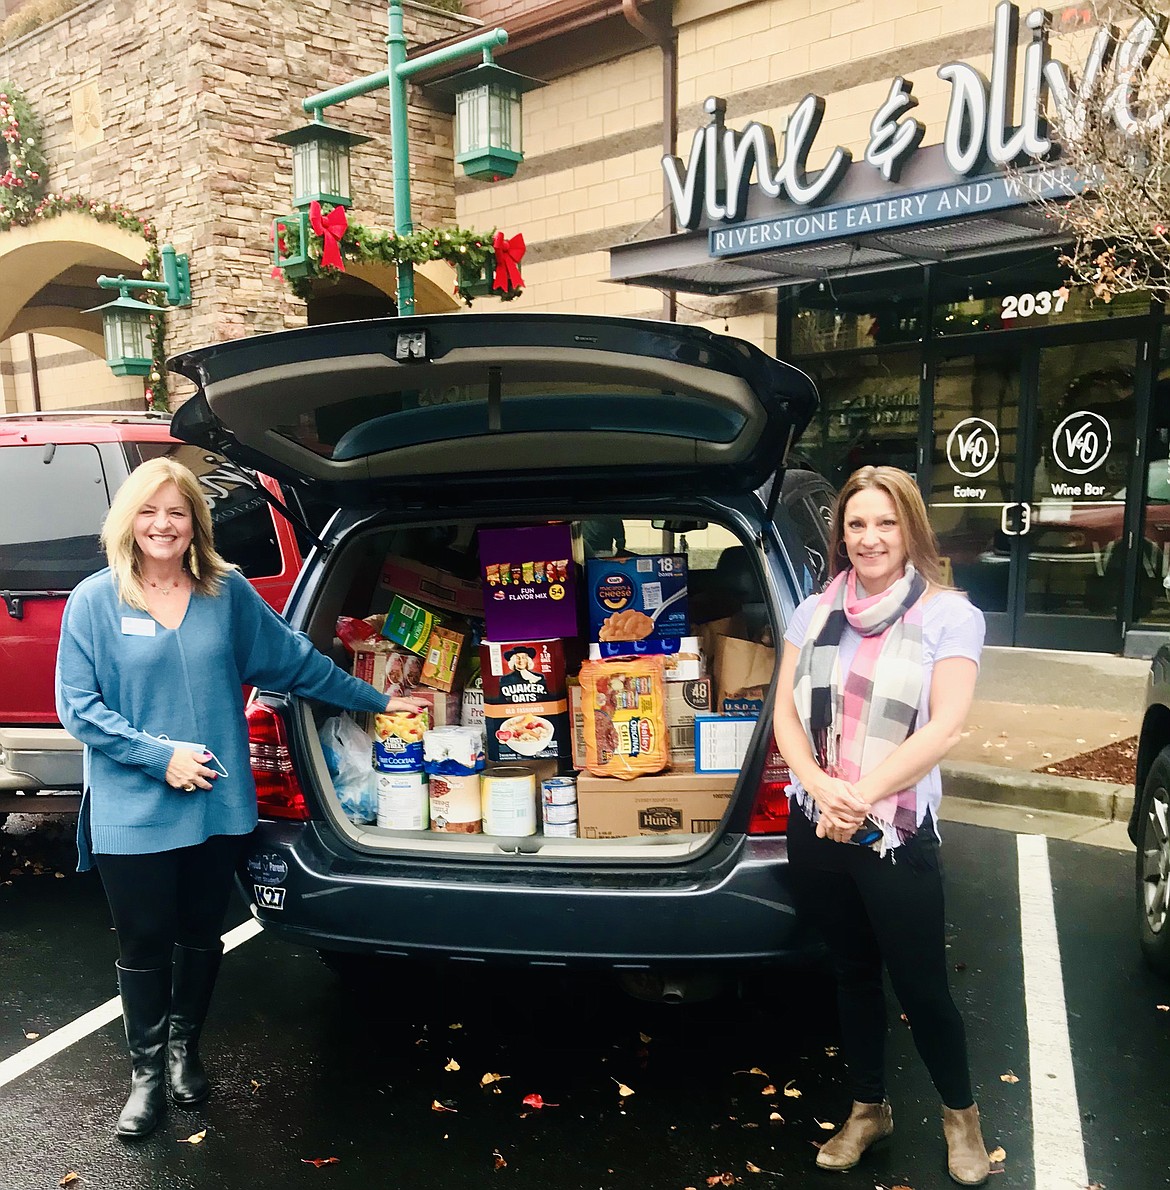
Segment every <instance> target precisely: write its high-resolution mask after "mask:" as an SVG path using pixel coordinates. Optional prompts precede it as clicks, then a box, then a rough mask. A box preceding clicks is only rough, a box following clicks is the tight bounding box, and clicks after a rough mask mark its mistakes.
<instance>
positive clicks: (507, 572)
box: [479, 524, 582, 640]
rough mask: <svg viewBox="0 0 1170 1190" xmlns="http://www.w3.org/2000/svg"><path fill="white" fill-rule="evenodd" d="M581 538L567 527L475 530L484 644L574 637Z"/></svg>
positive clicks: (544, 526)
mask: <svg viewBox="0 0 1170 1190" xmlns="http://www.w3.org/2000/svg"><path fill="white" fill-rule="evenodd" d="M581 556H582V555H581V539H580V536H579V534H577V533H575V532H574V530H573V527H572V526H571V525H567V524H563V525H532V526H528V527H524V528H515V529H480V531H479V561H480V569H481V571H482V575H483V618H484V623H485V625H486V627H487V635H488V638H489V639H490V640H548V639H552V638H554V637H563V636H569V637H573V636H576V635H577V582H578V579H577V564H578V562H579V561H580V558H581Z"/></svg>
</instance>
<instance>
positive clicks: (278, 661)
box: [57, 458, 417, 1140]
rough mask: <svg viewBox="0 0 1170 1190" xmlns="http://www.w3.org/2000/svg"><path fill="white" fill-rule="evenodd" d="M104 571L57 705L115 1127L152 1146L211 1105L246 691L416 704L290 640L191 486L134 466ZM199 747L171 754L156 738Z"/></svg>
mask: <svg viewBox="0 0 1170 1190" xmlns="http://www.w3.org/2000/svg"><path fill="white" fill-rule="evenodd" d="M102 544H103V546H104V547H105V551H106V557H107V559H108V561H109V567H108V569H106V570H102V571H99V572H98V573H97V574H95V575H92V576H91V577H89V578H87V579H86V580H85V581H84V582H82V583H80V584H79V585H78V586H77V588H76V589H75V590H74V592H73V594H72V595H71V596H70V597H69V601H68V603H67V604H66V605H65V614H64V619H63V621H62V625H61V644H60V648H59V651H58V655H57V712H58V714H59V715H60V718H61V722H62V723H63V724H64V726H65V727H66V729H67V730H68V731H69V732H70V734H71V735H73V736H75V737H76V738H77V739H79V740H80V741H81V742H82V744H84V745H85V790H84V797H83V800H82V809H81V814H80V816H79V819H78V826H77V843H78V852H79V856H80V862H79V864H78V870H79V871H85V870H87V869H88V868H90V867H91V866H93V865H94V864H96V866H97V868H98V871H99V872H100V874H101V878H102V884H103V885H104V887H105V890H106V896H107V899H108V900H109V903H110V911H111V913H112V915H113V919H114V928H115V930H116V931H117V935H118V950H119V957H118V961H117V975H118V990H119V992H120V993H121V997H122V1013H123V1018H124V1021H125V1025H126V1040H127V1042H128V1044H129V1047H130V1056H131V1064H132V1076H131V1089H130V1097H129V1099H128V1100H127V1101H126V1105H125V1107H124V1108H123V1109H122V1112H121V1115H120V1116H119V1118H118V1125H117V1134H118V1136H120V1137H121V1138H123V1139H125V1140H135V1139H138V1138H140V1137H143V1136H146V1135H147V1134H148V1133H149V1132H150V1131H151V1130H152V1129H153V1128H154V1127H155V1125H156V1124H157V1123H158V1121H159V1119H160V1118H161V1115H162V1113H163V1111H164V1110H165V1107H166V1084H167V1077H168V1075H169V1078H170V1084H171V1095H172V1098H173V1099H174V1101H175V1102H176V1103H177V1104H180V1105H182V1106H191V1105H194V1104H197V1103H201V1102H202V1101H203V1100H204V1099H206V1098H207V1095H208V1091H209V1087H208V1081H207V1076H206V1074H205V1072H204V1070H203V1066H202V1063H201V1061H200V1059H199V1053H198V1042H199V1035H200V1032H201V1030H202V1026H203V1020H204V1017H205V1016H206V1013H207V1007H208V1004H209V1002H210V999H211V992H212V988H213V986H214V983H215V977H216V974H217V972H218V970H219V962H220V958H221V956H222V953H223V946H222V943H221V941H220V931H221V930H222V928H223V919H224V916H225V914H226V911H227V906H228V900H229V898H230V896H231V888H232V876H233V873H234V871H235V866H236V861H237V858H238V856H239V853H240V850H241V848H242V846H243V843H244V840H245V839H246V837H247V835H248V834H249V833H250V832H251V830H252V828H253V827H254V826H255V824H256V787H255V785H254V783H253V780H252V770H251V765H250V762H249V757H248V730H247V722H246V720H245V718H244V696H243V691H242V688H243V687H245V686H266V687H268V688H270V689H277V690H287V691H289V692H290V693H292V694H296V695H299V696H300V697H303V698H312V699H317V700H320V701H321V702H324V703H328V704H330V705H332V706H337V707H345V708H347V709H350V710H354V711H383V710H395V709H415V708H416V707H417V704H416V703H413V702H411V701H409V700H404V699H390V700H389V702H387V699H386V696H385V695H384V694H379V693H378V692H377V691H376V690H375V689H374V688H373V687H372V686H370V685H368V684H367V683H365V682H362V681H359V680H358V679H357V678H354V677H352V676H350V675H349V674H347V673H345V671H344V670H342V669H340V668H338V667H337V666H336V665H334V664H333V662H332V661H330V660H329V659H328V658H326V657H325V656H323V655H322V654H321V653H319V652H318V651H317V650H316V649H315V648H314V647H313V644H312V642H311V641H310V640H309V638H308V637H307V636H305V635H303V634H302V633H298V632H294V631H293V630H292V629H291V628H290V627H289V625H288V624H287V623H286V622H285V621H284V620H283V619H282V618H281V617H280V616H278V615H277V614H276V613H275V612H274V611H273V610H272V609H271V608H270V607H269V606H268V605H267V604H266V603H265V602H264V601H263V600H262V599H261V598H260V596H259V595H258V594H257V593H256V591H255V590H254V589H253V588H252V586H251V585H250V584H249V583H248V582H247V580H246V579H244V578H243V576H242V575H241V574H240V573H239V572H238V571H237V570H236V569H235V567H233V566H231V565H230V564H229V563H228V562H226V561H224V559H223V558H222V557H220V555H219V554H218V553H217V552H216V549H215V542H214V539H213V536H212V525H211V515H210V512H209V511H208V507H207V502H206V500H205V498H204V496H203V493H202V491H201V489H200V487H199V483H198V480H196V478H195V476H194V475H193V474H192V473H191V472H190V471H189V470H188V469H187V468H186V467H184V466H182V465H181V464H180V463H177V462H175V461H174V460H173V459H169V458H160V459H154V460H152V461H150V462H147V463H144V464H143V465H142V466H141V467H139V468H137V469H136V470H135V471H134V472H133V473H132V474H131V475H130V477H129V478H128V479H127V481H126V482H125V483H124V484H123V485H122V487H121V488H120V489H119V490H118V493H117V495H116V496H115V497H114V500H113V503H112V504H111V507H110V511H109V514H108V516H107V517H106V521H105V525H104V527H103V529H102ZM164 736H165V737H167V738H169V739H171V740H186V741H191V742H194V743H198V744H200V745H202V746H203V747H205V748H207V749H209V752H208V753H203V754H200V753H197V752H195V751H192V750H190V749H184V748H174V747H171V746H170V745H169V744H168V743H166V742H165V741H164V739H163V738H162V737H164Z"/></svg>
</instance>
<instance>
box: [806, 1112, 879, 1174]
mask: <svg viewBox="0 0 1170 1190" xmlns="http://www.w3.org/2000/svg"><path fill="white" fill-rule="evenodd" d="M893 1131H894V1115H893V1112H892V1111H891V1110H890V1101H889V1100H888V1099H886V1100H883V1101H882V1102H881V1103H858V1102H857V1101H856V1100H854V1102H853V1110H852V1111H851V1112H850V1113H849V1119H847V1120H846V1121H845V1123H844V1124H842V1125H841V1131H840V1132H838V1133H837V1135H836V1136H834V1137H833V1138H832V1139H831V1140H827V1141H825V1143H824V1144H823V1145H821V1151H820V1152H819V1153H818V1154H817V1166H818V1167H819V1168H821V1169H832V1170H835V1171H837V1172H838V1173H844V1172H845V1171H846V1170H847V1169H852V1168H853V1167H854V1166H855V1165H856V1164H857V1163H858V1162H859V1161H860V1160H861V1155H862V1153H864V1152H865V1150H866V1149H868V1148H869V1147H870V1145H873V1144H876V1143H877V1142H878V1141H879V1140H885V1138H886V1137H887V1136H889V1135H890V1134H891V1133H892V1132H893Z"/></svg>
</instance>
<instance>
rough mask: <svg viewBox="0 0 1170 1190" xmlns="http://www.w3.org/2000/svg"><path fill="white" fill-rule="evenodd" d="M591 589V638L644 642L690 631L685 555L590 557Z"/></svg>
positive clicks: (588, 592) (587, 584)
mask: <svg viewBox="0 0 1170 1190" xmlns="http://www.w3.org/2000/svg"><path fill="white" fill-rule="evenodd" d="M585 588H586V599H587V601H588V605H589V639H590V640H593V641H598V642H602V643H605V642H608V641H619V640H626V641H639V640H646V639H647V638H652V637H680V636H686V635H688V634H689V632H690V617H689V615H688V610H687V560H686V557H685V556H684V555H683V554H647V555H644V556H642V557H629V558H590V559H589V561H588V562H586V564H585Z"/></svg>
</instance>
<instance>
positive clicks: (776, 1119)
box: [768, 1111, 784, 1124]
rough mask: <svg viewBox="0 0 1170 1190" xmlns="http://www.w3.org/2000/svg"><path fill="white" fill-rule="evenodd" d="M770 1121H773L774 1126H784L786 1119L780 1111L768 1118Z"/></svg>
mask: <svg viewBox="0 0 1170 1190" xmlns="http://www.w3.org/2000/svg"><path fill="white" fill-rule="evenodd" d="M768 1119H769V1120H770V1121H771V1122H772V1123H773V1124H783V1123H784V1117H783V1116H782V1115H781V1114H780V1113H779V1112H778V1111H774V1112H773V1113H772V1114H771V1115H770V1116H769V1117H768Z"/></svg>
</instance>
